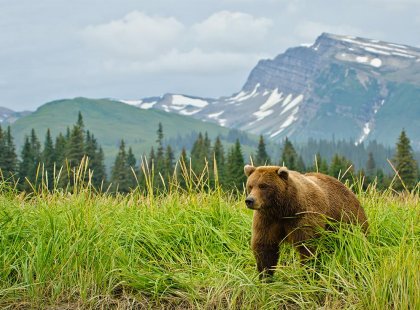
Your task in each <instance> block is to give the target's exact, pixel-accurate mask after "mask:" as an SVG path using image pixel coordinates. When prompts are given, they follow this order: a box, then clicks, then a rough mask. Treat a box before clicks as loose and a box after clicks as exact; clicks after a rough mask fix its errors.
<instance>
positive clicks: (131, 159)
mask: <svg viewBox="0 0 420 310" xmlns="http://www.w3.org/2000/svg"><path fill="white" fill-rule="evenodd" d="M127 172H128V176H129V177H128V186H129V187H130V188H135V187H136V186H137V180H136V175H138V172H137V168H136V157H135V156H134V153H133V149H132V148H131V146H130V147H129V148H128V153H127Z"/></svg>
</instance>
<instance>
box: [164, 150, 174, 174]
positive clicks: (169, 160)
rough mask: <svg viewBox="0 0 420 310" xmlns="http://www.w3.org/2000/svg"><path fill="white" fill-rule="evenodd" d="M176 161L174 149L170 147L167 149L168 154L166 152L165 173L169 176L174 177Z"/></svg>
mask: <svg viewBox="0 0 420 310" xmlns="http://www.w3.org/2000/svg"><path fill="white" fill-rule="evenodd" d="M174 160H175V156H174V152H173V151H172V147H171V146H170V145H168V146H167V147H166V152H165V171H166V173H167V176H172V174H173V171H174V165H175V164H174Z"/></svg>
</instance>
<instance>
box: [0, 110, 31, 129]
mask: <svg viewBox="0 0 420 310" xmlns="http://www.w3.org/2000/svg"><path fill="white" fill-rule="evenodd" d="M30 113H31V112H29V111H24V112H15V111H13V110H10V109H8V108H4V107H0V126H1V125H8V124H12V123H14V122H15V121H16V120H18V119H19V118H21V117H23V116H25V115H28V114H30Z"/></svg>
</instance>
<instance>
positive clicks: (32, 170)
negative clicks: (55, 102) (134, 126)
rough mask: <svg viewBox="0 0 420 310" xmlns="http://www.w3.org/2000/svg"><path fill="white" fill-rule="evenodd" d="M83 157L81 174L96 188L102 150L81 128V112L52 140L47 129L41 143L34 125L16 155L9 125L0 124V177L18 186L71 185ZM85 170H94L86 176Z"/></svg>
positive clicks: (102, 176) (103, 170)
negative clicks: (4, 129)
mask: <svg viewBox="0 0 420 310" xmlns="http://www.w3.org/2000/svg"><path fill="white" fill-rule="evenodd" d="M83 160H86V162H85V167H86V171H82V172H81V173H83V178H84V179H86V180H87V179H89V180H90V182H91V183H92V185H94V186H95V187H96V188H100V187H101V186H103V185H104V182H106V178H107V176H106V168H105V164H104V152H103V150H102V147H101V146H100V145H99V144H98V141H97V140H96V138H95V136H94V135H93V134H92V133H91V132H90V131H89V130H86V129H85V125H84V123H83V117H82V114H81V113H79V115H78V120H77V122H76V124H74V125H73V127H72V128H70V127H67V130H66V133H64V134H63V133H59V134H58V136H57V137H56V138H55V142H54V141H53V138H52V136H51V131H50V129H48V130H47V132H46V134H45V139H44V143H43V147H42V146H41V142H40V140H39V138H38V136H37V134H36V132H35V130H34V129H32V130H31V132H30V134H29V135H26V136H25V138H24V143H23V146H22V151H21V153H20V159H18V156H17V154H16V147H15V145H14V142H13V137H12V135H11V130H10V126H9V127H7V130H6V131H3V130H2V128H1V126H0V170H1V172H2V178H3V180H6V181H9V182H12V183H15V184H17V187H18V189H19V190H23V191H31V190H34V189H35V188H37V187H38V185H39V184H40V183H42V184H43V186H45V187H47V188H48V189H49V190H51V189H53V188H57V187H68V186H70V187H71V186H72V185H73V183H74V182H75V180H74V174H75V172H76V171H75V170H76V169H78V168H79V167H80V165H81V163H82V161H83ZM87 171H94V173H92V175H91V176H90V177H89V174H88V172H87Z"/></svg>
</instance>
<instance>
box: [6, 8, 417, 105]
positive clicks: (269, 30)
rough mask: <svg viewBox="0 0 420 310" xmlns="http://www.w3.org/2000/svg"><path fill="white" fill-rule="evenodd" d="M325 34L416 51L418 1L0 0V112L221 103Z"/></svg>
mask: <svg viewBox="0 0 420 310" xmlns="http://www.w3.org/2000/svg"><path fill="white" fill-rule="evenodd" d="M322 32H329V33H334V34H341V35H352V36H360V37H366V38H370V39H378V40H383V41H389V42H393V43H400V44H407V45H412V46H416V47H420V35H419V34H420V0H341V1H336V0H335V1H330V0H324V1H321V0H312V1H311V0H290V1H285V0H207V1H204V0H178V1H161V0H153V1H150V0H147V1H143V0H137V1H134V0H72V1H68V0H37V1H34V0H0V107H7V108H10V109H13V110H15V111H23V110H35V109H36V108H37V107H39V106H41V105H42V104H44V103H46V102H49V101H52V100H57V99H63V98H74V97H79V96H84V97H89V98H116V99H126V100H127V99H131V100H135V99H141V98H144V97H151V96H161V95H163V94H165V93H181V94H186V95H192V96H200V97H211V98H218V97H221V96H228V95H231V94H233V93H236V92H238V91H240V89H241V87H242V86H243V84H244V83H245V81H246V79H247V77H248V75H249V73H250V71H251V70H252V68H253V67H254V66H255V65H256V64H257V62H258V60H260V59H265V58H274V57H275V56H276V55H278V54H281V53H283V52H284V51H285V50H286V49H287V48H289V47H293V46H298V45H300V44H308V43H313V42H314V41H315V39H316V38H317V37H318V36H319V35H320V34H321V33H322Z"/></svg>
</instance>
